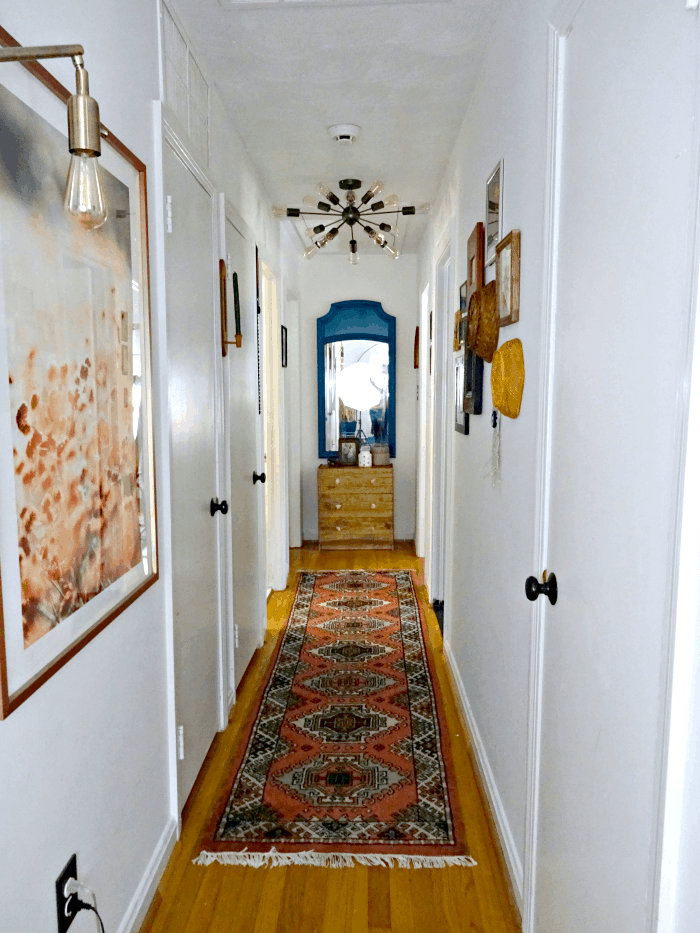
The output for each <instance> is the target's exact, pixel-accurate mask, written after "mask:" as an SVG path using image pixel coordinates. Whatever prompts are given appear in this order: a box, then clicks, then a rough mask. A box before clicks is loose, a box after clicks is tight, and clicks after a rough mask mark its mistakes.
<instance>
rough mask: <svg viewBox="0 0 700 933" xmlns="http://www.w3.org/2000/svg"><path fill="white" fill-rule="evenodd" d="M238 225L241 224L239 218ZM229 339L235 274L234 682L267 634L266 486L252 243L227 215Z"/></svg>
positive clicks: (230, 360) (231, 372) (231, 353)
mask: <svg viewBox="0 0 700 933" xmlns="http://www.w3.org/2000/svg"><path fill="white" fill-rule="evenodd" d="M239 226H241V225H240V224H239ZM226 253H227V256H228V257H229V259H230V262H229V263H228V266H229V274H228V277H227V292H228V302H227V303H228V330H229V340H233V339H234V337H233V334H235V330H236V328H235V295H234V292H233V275H234V273H235V275H236V278H237V282H238V301H239V307H240V318H241V333H242V335H243V336H242V338H241V346H240V347H236V346H229V348H228V353H227V357H226V359H227V365H228V377H229V391H228V407H229V414H228V422H229V431H230V459H231V499H230V502H229V506H230V512H229V515H230V518H231V521H232V533H233V619H234V625H235V627H236V628H235V632H236V636H237V637H235V645H234V652H233V658H234V677H235V683H236V686H237V685H238V684H239V683H240V680H241V677H242V676H243V674H244V672H245V669H246V668H247V666H248V664H249V663H250V659H251V658H252V656H253V653H254V651H255V650H256V648H258V647H260V645H261V644H262V642H263V639H264V637H265V626H266V620H267V616H266V606H265V531H264V523H263V498H264V487H263V485H262V483H260V482H256V483H253V473H257V474H258V475H260V474H261V473H263V472H264V468H263V462H262V458H263V455H262V444H261V430H262V413H261V412H262V407H261V404H260V399H259V396H258V389H259V384H258V313H257V302H256V289H255V246H254V244H253V243H252V242H250V241H248V240H246V239H245V238H244V237H243V235H242V234H241V233H240V232H239V230H238V229H237V227H236V226H235V225H234V223H233V222H232V221H231V220H230V219H229V218H227V219H226Z"/></svg>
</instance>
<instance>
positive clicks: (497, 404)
mask: <svg viewBox="0 0 700 933" xmlns="http://www.w3.org/2000/svg"><path fill="white" fill-rule="evenodd" d="M524 385H525V361H524V359H523V345H522V343H521V342H520V341H519V340H518V339H517V338H516V339H515V340H509V341H508V342H507V343H504V344H503V346H501V347H499V348H498V349H497V350H496V352H495V353H494V355H493V365H492V366H491V395H492V396H493V407H494V408H497V409H498V410H499V411H500V412H501V414H503V415H505V416H506V417H507V418H517V417H518V415H519V414H520V403H521V401H522V398H523V386H524Z"/></svg>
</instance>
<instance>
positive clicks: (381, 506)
mask: <svg viewBox="0 0 700 933" xmlns="http://www.w3.org/2000/svg"><path fill="white" fill-rule="evenodd" d="M318 540H319V545H320V547H321V548H325V549H332V550H340V549H342V548H382V549H385V550H386V549H389V550H391V549H393V547H394V468H393V466H391V465H390V466H381V467H329V466H326V465H325V464H323V465H322V466H320V467H319V468H318Z"/></svg>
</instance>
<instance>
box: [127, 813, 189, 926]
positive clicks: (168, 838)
mask: <svg viewBox="0 0 700 933" xmlns="http://www.w3.org/2000/svg"><path fill="white" fill-rule="evenodd" d="M176 842H177V820H176V819H174V818H171V819H170V820H169V821H168V823H167V825H166V827H165V829H164V830H163V834H162V835H161V837H160V839H159V840H158V845H157V846H156V847H155V850H154V852H153V855H152V856H151V858H150V861H149V863H148V865H147V866H146V870H145V871H144V873H143V875H142V876H141V881H139V884H138V887H137V888H136V891H135V892H134V896H133V897H132V898H131V902H130V904H129V906H128V907H127V909H126V913H125V914H124V916H123V917H122V922H121V923H120V924H119V929H118V930H117V933H137V931H138V930H139V929H140V927H141V924H142V923H143V921H144V918H145V916H146V913H147V912H148V908H149V907H150V906H151V901H152V900H153V895H154V894H155V893H156V888H157V887H158V883H159V881H160V879H161V877H162V875H163V872H164V871H165V866H166V865H167V864H168V859H169V858H170V855H171V853H172V851H173V848H174V847H175V843H176Z"/></svg>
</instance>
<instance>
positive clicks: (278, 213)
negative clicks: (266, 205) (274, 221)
mask: <svg viewBox="0 0 700 933" xmlns="http://www.w3.org/2000/svg"><path fill="white" fill-rule="evenodd" d="M272 213H273V214H274V215H275V217H286V216H287V208H286V207H280V206H279V204H275V206H274V207H273V208H272Z"/></svg>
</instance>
